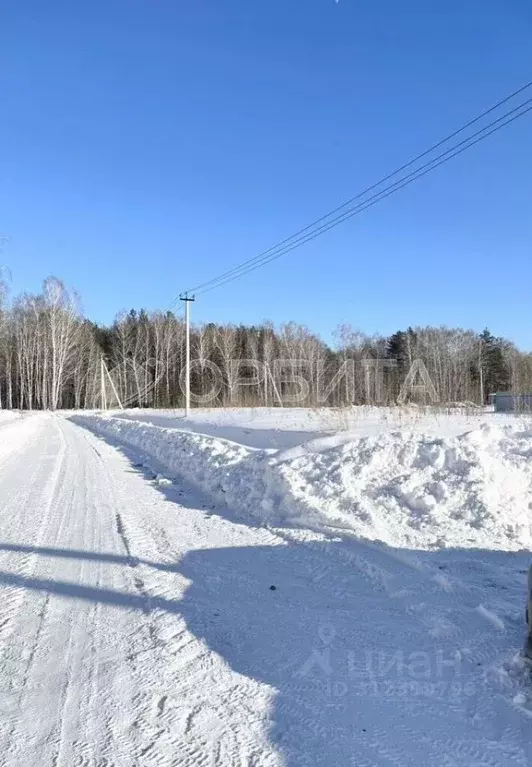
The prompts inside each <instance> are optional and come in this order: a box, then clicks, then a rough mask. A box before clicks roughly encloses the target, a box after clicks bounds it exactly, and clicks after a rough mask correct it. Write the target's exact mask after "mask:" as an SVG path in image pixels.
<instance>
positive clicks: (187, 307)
mask: <svg viewBox="0 0 532 767" xmlns="http://www.w3.org/2000/svg"><path fill="white" fill-rule="evenodd" d="M179 300H180V301H184V302H185V339H186V351H185V356H186V359H185V416H186V417H187V418H188V416H189V413H190V304H191V302H192V301H195V300H196V299H195V297H194V296H189V295H188V293H182V294H181V295H180V296H179Z"/></svg>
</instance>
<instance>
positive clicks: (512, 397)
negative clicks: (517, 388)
mask: <svg viewBox="0 0 532 767" xmlns="http://www.w3.org/2000/svg"><path fill="white" fill-rule="evenodd" d="M492 397H493V406H494V408H495V412H496V413H532V394H511V393H510V392H500V393H497V394H493V395H492Z"/></svg>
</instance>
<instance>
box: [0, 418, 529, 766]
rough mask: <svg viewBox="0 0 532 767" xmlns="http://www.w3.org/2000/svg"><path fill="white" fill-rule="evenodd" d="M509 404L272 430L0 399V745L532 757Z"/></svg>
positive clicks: (122, 756) (249, 760)
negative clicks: (179, 426)
mask: <svg viewBox="0 0 532 767" xmlns="http://www.w3.org/2000/svg"><path fill="white" fill-rule="evenodd" d="M1 420H2V419H1V418H0V422H1ZM505 423H507V427H504V426H503V428H501V426H500V425H497V424H494V425H492V426H488V427H484V428H478V426H475V427H474V429H473V431H471V432H470V433H469V434H466V435H464V434H462V435H461V436H460V435H459V434H457V433H453V434H452V435H450V434H448V433H446V434H440V435H437V434H435V433H432V434H427V435H425V436H423V435H422V433H420V432H419V433H418V432H416V433H414V434H412V433H411V431H410V432H407V431H406V430H403V431H400V432H399V433H397V432H396V431H394V430H392V431H391V432H390V431H389V430H388V431H387V432H381V433H378V434H375V433H372V434H370V435H365V436H361V435H359V437H358V438H357V439H355V440H353V437H352V435H347V434H346V433H343V434H341V435H339V436H334V435H333V434H328V435H325V436H324V434H323V429H320V428H317V429H315V433H312V434H311V435H310V436H309V440H310V443H309V442H308V441H307V442H306V443H304V444H302V443H301V442H299V443H296V442H295V441H293V440H292V441H290V442H288V443H284V444H278V445H276V447H275V448H274V447H273V446H272V444H270V445H269V446H268V449H262V448H261V449H253V448H257V447H258V445H254V446H250V445H243V444H237V442H238V440H233V441H232V442H230V441H228V440H226V439H225V440H224V439H221V438H220V436H213V435H200V434H195V433H190V432H189V433H186V432H183V431H178V430H176V429H168V428H162V427H161V426H160V425H153V424H150V423H134V422H133V421H131V420H130V419H129V420H127V419H122V420H121V419H118V418H113V417H110V418H104V417H98V416H86V417H79V416H78V417H76V418H75V419H72V420H67V419H66V418H64V417H61V416H54V415H52V414H37V415H34V416H28V417H26V416H24V417H19V418H15V419H12V422H11V423H7V422H6V423H5V425H3V424H1V423H0V500H1V506H2V514H1V515H0V590H1V601H0V671H1V679H2V683H1V694H0V709H1V716H0V754H1V756H0V765H2V767H26V765H28V766H29V767H32V766H33V765H39V767H40V765H43V767H44V766H45V765H54V767H196V766H199V767H354V765H356V767H427V766H428V765H430V766H431V767H529V766H530V764H532V739H531V737H530V732H531V727H532V689H531V685H530V672H529V670H528V668H527V667H526V664H525V663H524V662H523V659H522V657H521V654H520V651H521V648H522V646H523V642H524V639H525V625H524V603H525V588H526V586H525V584H526V572H527V567H528V560H529V556H528V553H527V552H525V551H523V552H520V551H509V550H507V551H504V550H501V549H517V548H519V546H521V545H525V543H524V541H525V540H527V536H528V535H529V533H528V531H527V530H525V528H526V527H527V522H526V519H527V514H528V506H527V504H528V502H529V501H528V497H529V496H528V493H529V486H528V477H529V472H528V467H527V461H528V460H529V458H528V451H529V450H530V446H531V445H532V439H531V437H530V433H529V432H528V431H527V428H526V427H525V426H523V425H522V424H518V423H515V424H514V425H513V426H512V425H511V423H510V422H509V421H508V422H505ZM82 424H83V425H82ZM239 428H240V427H239ZM297 428H298V429H299V428H300V427H299V426H298V427H297ZM294 430H296V429H295V428H294ZM234 436H235V435H233V437H234ZM438 482H439V483H441V488H440V490H443V489H445V491H446V492H440V491H438V490H437V488H436V485H435V483H438ZM387 487H389V490H387ZM345 493H348V494H349V499H350V500H349V502H347V501H345V503H342V500H341V497H340V496H341V495H342V494H345ZM429 497H432V498H437V499H438V500H437V502H436V504H434V503H433V502H432V501H430V500H427V499H428V498H429ZM422 499H424V500H422ZM460 499H461V500H460ZM357 503H358V504H359V507H357ZM364 504H366V505H365V506H364ZM386 504H388V505H386ZM464 504H465V506H466V510H465V511H464ZM440 507H441V508H440ZM365 513H367V515H368V517H367V518H365V517H364V514H365ZM455 516H456V518H455ZM379 526H380V528H379V529H377V528H378V527H379ZM460 531H462V533H463V534H464V537H465V536H466V535H467V536H469V538H470V539H471V540H463V541H461V542H459V543H458V542H457V541H455V542H454V543H452V542H451V540H454V539H458V537H459V535H460V534H461V533H460ZM394 536H395V538H396V539H395V540H393V537H394ZM408 537H412V540H413V542H412V543H410V544H409V543H407V542H406V541H407V538H408ZM370 538H372V539H373V540H369V539H370ZM379 539H380V540H379ZM385 539H387V543H386V542H383V541H384V540H385ZM439 540H440V543H438V541H439ZM482 541H483V542H482Z"/></svg>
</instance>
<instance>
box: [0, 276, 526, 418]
mask: <svg viewBox="0 0 532 767" xmlns="http://www.w3.org/2000/svg"><path fill="white" fill-rule="evenodd" d="M355 328H356V318H353V326H352V325H347V324H344V325H341V326H340V327H338V329H337V331H336V332H335V336H334V339H335V342H334V344H326V343H324V341H323V340H321V339H320V338H319V337H318V336H317V335H316V334H315V333H313V332H312V331H311V330H310V329H308V328H306V327H304V326H302V325H298V324H297V323H295V322H287V323H285V324H282V325H280V326H274V325H273V324H272V323H270V322H267V321H264V322H262V323H260V324H258V325H250V326H247V325H241V324H225V325H222V324H216V323H211V322H209V323H205V324H202V325H193V326H192V328H191V389H192V401H193V404H196V405H205V406H206V405H209V406H211V407H215V406H222V407H231V406H233V407H237V406H262V405H267V406H275V405H288V404H290V405H294V404H297V405H304V406H310V407H314V406H320V405H327V406H333V407H342V406H349V405H353V404H367V405H372V404H390V403H394V402H396V401H397V398H398V397H399V393H400V391H401V385H402V382H403V381H404V379H405V376H406V375H407V373H408V370H409V369H410V367H411V365H412V363H413V362H414V360H422V362H423V363H424V366H425V367H426V369H427V371H428V373H429V375H430V377H431V380H432V382H433V384H434V388H435V390H436V392H437V395H438V398H439V402H440V403H443V404H454V403H471V404H473V403H474V404H476V405H480V404H486V403H487V402H489V397H490V395H491V394H493V393H494V392H497V391H514V392H518V393H523V392H530V391H532V354H530V353H528V352H523V351H520V350H519V349H517V348H516V346H515V345H514V344H513V343H512V342H511V341H509V340H506V339H503V338H498V337H495V336H494V335H492V333H490V331H489V330H488V329H485V330H484V331H483V332H481V333H478V332H475V331H473V330H467V329H461V328H448V327H408V328H405V329H401V330H398V331H397V332H395V333H394V334H393V335H391V336H389V337H385V336H381V335H371V334H366V333H363V332H361V331H360V330H357V329H355ZM375 361H383V373H382V376H381V378H380V381H379V384H378V385H376V383H375V377H374V376H373V377H372V373H371V371H372V370H374V366H375ZM184 370H185V325H184V320H183V317H182V316H181V315H177V316H176V315H175V314H174V313H172V312H169V311H166V312H165V311H161V312H147V311H144V310H143V309H139V310H135V309H131V310H130V311H122V312H119V313H118V314H117V316H116V318H115V320H114V322H113V323H112V325H110V326H102V325H98V324H96V323H94V322H91V321H90V320H89V319H86V318H84V317H83V316H82V312H81V309H80V300H79V297H78V296H77V295H76V294H75V293H74V292H73V291H70V290H68V289H67V288H66V287H65V286H64V284H63V283H62V282H61V281H60V280H58V279H57V278H55V277H49V278H47V279H46V280H45V281H44V283H43V286H42V291H41V292H40V293H39V294H37V295H30V294H23V295H21V296H18V297H15V298H10V296H9V294H8V291H7V289H6V286H5V285H4V286H3V290H2V296H1V306H0V407H2V408H7V409H49V410H56V409H60V408H65V409H77V408H91V409H93V408H102V407H116V406H117V405H118V404H119V403H120V404H122V405H123V406H128V407H136V406H141V407H158V408H163V407H181V406H182V405H183V402H184V395H183V389H184ZM296 378H297V379H298V380H297V381H296V380H295V379H296ZM302 379H303V380H304V385H303V386H302V385H301V380H302Z"/></svg>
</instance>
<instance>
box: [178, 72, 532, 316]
mask: <svg viewBox="0 0 532 767" xmlns="http://www.w3.org/2000/svg"><path fill="white" fill-rule="evenodd" d="M531 86H532V81H530V82H528V83H526V84H525V85H523V86H522V87H521V88H518V89H517V90H515V91H514V92H513V93H511V94H509V95H508V96H506V97H505V98H503V99H501V100H500V101H498V102H497V103H496V104H494V105H493V106H491V107H490V108H489V109H487V110H485V111H484V112H482V113H481V114H480V115H478V116H477V117H475V118H474V119H472V120H470V121H469V122H467V123H466V124H465V125H463V126H462V127H461V128H459V129H458V130H456V131H454V132H453V133H451V134H449V135H448V136H446V137H445V138H443V139H441V140H440V141H438V142H437V143H436V144H433V145H432V146H431V147H430V148H429V149H426V150H425V151H423V152H421V153H420V154H418V155H417V156H416V157H414V158H413V159H412V160H409V161H408V162H407V163H405V164H403V165H401V166H400V167H399V168H397V169H396V170H394V171H393V172H392V173H389V174H387V175H386V176H384V177H383V178H381V179H380V180H379V181H377V182H375V183H374V184H372V185H371V186H369V187H367V188H366V189H364V190H363V191H362V192H360V193H358V194H357V195H355V196H354V197H352V198H350V199H349V200H347V201H346V202H344V203H342V204H341V205H339V206H338V207H336V208H334V209H333V210H331V211H330V212H329V213H327V214H325V215H324V216H321V217H320V218H318V219H316V220H315V221H313V222H312V223H310V224H308V225H307V226H305V227H303V228H302V229H300V230H298V231H297V232H295V233H294V234H292V235H291V236H290V237H287V238H285V239H284V240H282V241H281V242H279V243H277V244H276V245H274V246H272V247H270V248H268V249H267V250H265V251H263V252H262V253H259V254H258V255H256V256H254V257H253V258H250V259H248V260H246V261H244V262H242V263H241V264H239V265H237V266H235V267H233V268H232V269H229V270H227V271H225V272H223V273H221V274H219V275H217V276H216V277H213V278H212V279H210V280H207V281H206V282H203V283H200V284H199V285H196V286H195V287H194V288H191V292H192V291H193V292H195V293H196V294H198V293H207V292H209V291H210V290H214V288H216V287H221V286H222V285H225V284H227V283H228V282H231V281H232V280H234V279H238V278H239V277H243V276H244V275H246V274H248V273H249V272H251V271H254V270H255V269H258V268H259V267H261V266H264V265H265V264H268V263H270V262H271V261H273V260H275V259H277V258H280V257H281V256H282V255H285V254H286V253H289V252H290V251H292V250H294V249H295V248H297V247H300V246H302V245H304V244H305V243H306V242H309V241H310V240H312V239H314V238H315V237H317V236H319V235H320V234H323V233H325V232H327V231H329V229H332V228H333V227H334V226H337V225H339V224H340V223H342V222H343V221H345V220H347V219H348V218H351V217H353V216H354V215H356V214H357V213H359V212H362V211H363V210H366V209H367V208H368V207H371V206H372V205H374V204H376V203H377V202H380V200H382V199H385V197H388V196H390V194H393V193H394V192H396V191H398V190H399V189H402V188H403V187H404V186H407V185H408V184H410V183H412V182H413V181H415V180H417V179H418V178H421V177H422V176H424V175H426V173H428V172H430V171H431V170H434V169H435V168H437V167H438V166H439V165H442V164H443V163H444V162H447V161H448V160H451V159H453V158H454V157H456V156H457V155H458V154H461V153H462V152H463V151H465V149H469V148H470V147H471V146H474V145H475V144H477V143H479V141H482V140H483V139H484V138H487V137H488V136H490V135H492V133H495V132H496V131H498V130H500V129H501V128H503V127H505V126H506V125H508V124H509V123H511V122H513V121H514V120H516V119H518V118H519V117H522V116H523V115H524V114H526V112H528V111H530V108H529V109H524V110H523V107H525V106H526V105H527V104H529V103H530V102H531V101H532V99H528V100H527V101H525V102H523V103H522V104H520V105H519V106H517V107H515V108H514V109H512V110H510V111H509V112H506V113H505V114H504V115H502V116H501V117H499V118H497V119H496V120H494V121H492V122H491V123H488V124H487V125H485V126H484V127H483V128H481V129H479V130H478V131H476V132H475V133H473V134H472V135H470V136H468V137H467V138H466V139H463V140H462V141H460V142H459V143H458V144H455V145H454V146H452V147H450V148H449V149H447V150H446V151H445V152H443V153H442V154H440V155H438V156H437V157H434V158H433V159H432V160H430V161H429V162H427V163H425V164H424V165H422V166H421V167H419V168H417V169H415V170H413V171H411V172H410V173H409V174H407V175H406V176H403V177H402V178H400V179H398V180H397V181H395V182H394V183H393V184H391V185H388V186H387V187H385V188H384V189H381V190H380V191H378V192H375V193H374V194H373V195H372V196H371V197H369V198H368V199H365V200H363V201H361V202H360V203H359V204H358V205H356V206H355V207H354V208H353V207H351V208H348V206H350V205H352V203H354V202H356V201H357V200H360V199H361V198H363V197H365V196H366V195H367V194H368V193H369V192H372V191H373V190H375V189H377V187H379V186H382V185H383V184H384V183H385V182H386V181H389V180H390V179H392V178H393V177H394V176H396V175H398V174H399V173H401V172H402V171H404V170H406V169H407V168H409V167H411V166H412V165H414V164H415V163H417V162H419V160H421V159H423V158H424V157H426V156H427V155H429V154H431V153H432V152H434V151H435V150H436V149H438V148H439V147H441V146H442V145H444V144H445V143H447V142H449V141H450V140H451V139H453V138H455V137H456V136H458V135H459V134H460V133H463V132H464V131H465V130H467V129H468V128H470V127H472V126H473V125H475V124H476V123H478V122H479V121H480V120H482V119H483V118H485V117H486V116H487V115H489V114H491V113H492V112H494V111H495V110H497V109H499V108H500V107H501V106H503V105H504V104H506V103H507V102H509V101H510V100H511V99H513V98H515V97H516V96H518V95H519V94H520V93H523V92H524V91H525V90H527V89H528V88H530V87H531ZM531 108H532V107H531ZM519 110H523V111H521V112H519ZM516 112H519V114H515V113H516ZM512 115H514V116H513V117H511V116H512ZM506 118H511V119H507V120H506ZM504 120H506V121H505V122H502V121H504ZM498 123H501V124H499V125H498V126H497V127H496V128H493V126H495V125H497V124H498ZM490 128H493V130H489V129H490ZM477 137H478V138H477ZM473 139H475V140H473ZM460 147H461V148H460ZM456 150H458V151H456ZM344 208H348V210H344ZM342 210H343V213H340V214H339V215H337V216H336V217H335V218H333V219H332V220H331V216H335V214H337V213H339V212H340V211H342ZM322 222H324V223H322ZM319 224H321V226H318V225H319ZM316 227H317V228H316ZM178 301H179V296H177V297H176V298H175V299H174V301H172V303H171V304H170V307H172V306H174V305H175V304H176V303H177V302H178Z"/></svg>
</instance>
